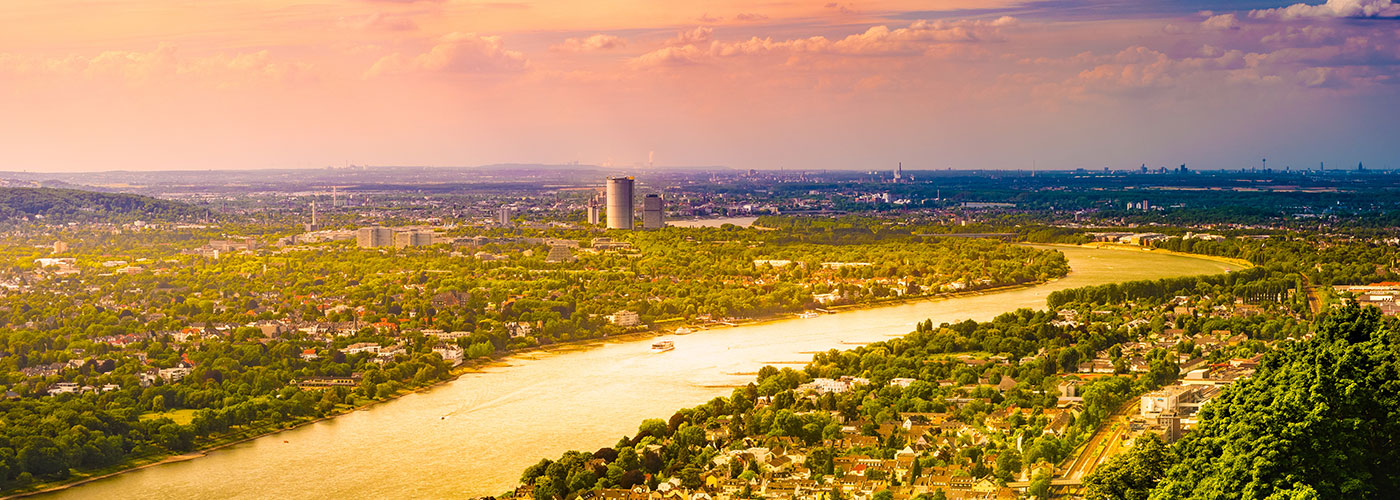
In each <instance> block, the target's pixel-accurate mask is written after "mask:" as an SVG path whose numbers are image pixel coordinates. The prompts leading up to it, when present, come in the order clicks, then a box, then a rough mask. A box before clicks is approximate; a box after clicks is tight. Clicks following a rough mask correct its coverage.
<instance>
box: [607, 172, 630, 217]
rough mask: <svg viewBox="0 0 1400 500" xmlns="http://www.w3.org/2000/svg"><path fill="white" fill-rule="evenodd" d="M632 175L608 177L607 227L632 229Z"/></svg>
mask: <svg viewBox="0 0 1400 500" xmlns="http://www.w3.org/2000/svg"><path fill="white" fill-rule="evenodd" d="M634 180H635V179H633V178H632V177H608V190H607V193H608V200H607V201H608V229H632V225H633V217H635V212H633V210H632V183H633V181H634Z"/></svg>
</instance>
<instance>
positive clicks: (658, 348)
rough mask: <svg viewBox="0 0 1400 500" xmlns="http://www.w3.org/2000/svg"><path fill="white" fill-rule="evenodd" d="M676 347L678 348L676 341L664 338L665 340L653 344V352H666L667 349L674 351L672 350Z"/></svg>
mask: <svg viewBox="0 0 1400 500" xmlns="http://www.w3.org/2000/svg"><path fill="white" fill-rule="evenodd" d="M675 349H676V343H675V342H671V341H669V340H663V341H660V342H657V343H655V344H652V345H651V352H656V353H661V352H666V351H672V350H675Z"/></svg>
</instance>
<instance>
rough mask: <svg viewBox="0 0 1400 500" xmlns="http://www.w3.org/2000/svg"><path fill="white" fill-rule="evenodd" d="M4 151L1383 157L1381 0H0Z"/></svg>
mask: <svg viewBox="0 0 1400 500" xmlns="http://www.w3.org/2000/svg"><path fill="white" fill-rule="evenodd" d="M0 26H3V27H4V28H3V29H0V170H9V171H21V170H23V171H31V172H35V171H95V170H202V169H228V168H234V169H255V168H321V167H327V166H343V165H347V164H354V165H429V166H471V165H483V164H494V163H567V162H575V161H576V162H580V163H584V164H596V165H605V166H617V167H619V168H631V167H635V166H638V165H645V164H647V162H648V159H649V158H650V159H651V161H652V162H653V163H654V165H656V166H657V167H667V166H724V167H732V168H740V169H750V168H753V169H788V170H799V169H805V170H814V169H855V170H875V169H880V170H888V169H891V168H893V166H894V164H895V163H896V162H903V164H904V168H905V169H906V170H920V169H945V168H953V169H1031V168H1038V169H1071V168H1102V167H1105V166H1107V167H1112V168H1132V167H1136V166H1138V165H1140V164H1146V165H1148V166H1150V167H1158V166H1172V167H1175V166H1176V165H1180V164H1187V165H1188V166H1190V167H1191V168H1196V169H1216V168H1229V169H1237V168H1251V167H1257V166H1259V165H1260V164H1261V159H1262V158H1265V157H1267V158H1268V159H1269V161H1268V166H1269V167H1271V168H1276V169H1282V168H1285V167H1291V168H1293V169H1300V168H1311V167H1316V166H1318V165H1319V163H1321V162H1326V163H1327V165H1328V166H1329V167H1349V168H1354V166H1355V165H1356V164H1357V163H1358V162H1365V163H1366V166H1367V167H1371V168H1400V147H1397V146H1396V145H1397V144H1400V141H1397V140H1396V138H1395V135H1396V134H1395V132H1396V131H1397V130H1400V2H1392V1H1391V0H1328V1H1326V3H1321V1H1320V0H1313V1H1312V3H1296V2H1287V1H1284V2H1275V1H1260V0H1242V1H1235V2H1205V1H1196V0H1192V1H1164V0H1141V1H1134V0H1040V1H1029V2H1026V1H1011V0H983V1H974V0H925V1H907V0H840V1H836V2H826V1H825V0H818V1H812V2H793V1H787V0H778V1H764V0H757V1H754V0H750V1H737V0H704V1H697V0H667V1H654V0H650V1H644V0H596V1H586V2H585V1H578V0H520V1H509V0H504V1H469V0H322V1H303V0H5V1H4V2H0Z"/></svg>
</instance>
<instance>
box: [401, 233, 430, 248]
mask: <svg viewBox="0 0 1400 500" xmlns="http://www.w3.org/2000/svg"><path fill="white" fill-rule="evenodd" d="M432 244H433V232H432V231H423V230H419V229H410V230H407V231H394V248H404V247H426V246H432Z"/></svg>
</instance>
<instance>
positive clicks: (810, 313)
mask: <svg viewBox="0 0 1400 500" xmlns="http://www.w3.org/2000/svg"><path fill="white" fill-rule="evenodd" d="M817 316H821V313H818V312H814V311H807V312H804V313H802V314H798V315H797V317H799V318H802V319H812V318H815V317H817Z"/></svg>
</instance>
